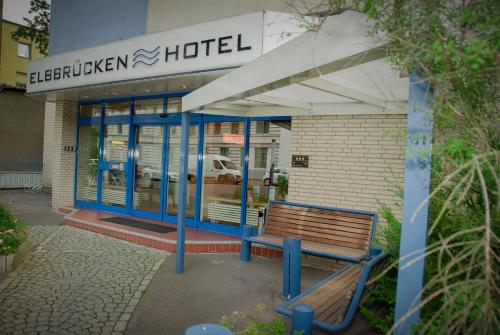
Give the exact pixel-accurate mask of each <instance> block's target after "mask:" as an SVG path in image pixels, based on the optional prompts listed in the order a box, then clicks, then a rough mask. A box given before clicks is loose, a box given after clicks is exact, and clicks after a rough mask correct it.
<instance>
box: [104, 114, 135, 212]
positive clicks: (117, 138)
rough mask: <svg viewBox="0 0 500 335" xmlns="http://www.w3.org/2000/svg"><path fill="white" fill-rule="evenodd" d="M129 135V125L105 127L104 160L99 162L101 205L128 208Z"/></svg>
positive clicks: (109, 125)
mask: <svg viewBox="0 0 500 335" xmlns="http://www.w3.org/2000/svg"><path fill="white" fill-rule="evenodd" d="M128 134H129V126H128V124H108V125H105V126H104V141H103V152H102V160H101V161H100V162H99V169H100V172H101V173H100V175H101V194H100V195H101V204H102V205H104V206H115V207H121V208H125V207H126V199H127V196H126V195H127V172H126V165H127V153H128Z"/></svg>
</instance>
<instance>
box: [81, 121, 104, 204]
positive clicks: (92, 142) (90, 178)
mask: <svg viewBox="0 0 500 335" xmlns="http://www.w3.org/2000/svg"><path fill="white" fill-rule="evenodd" d="M98 161H99V127H98V126H81V127H80V130H79V134H78V167H77V186H76V189H77V194H76V198H77V199H78V200H82V201H89V202H96V201H97V163H98Z"/></svg>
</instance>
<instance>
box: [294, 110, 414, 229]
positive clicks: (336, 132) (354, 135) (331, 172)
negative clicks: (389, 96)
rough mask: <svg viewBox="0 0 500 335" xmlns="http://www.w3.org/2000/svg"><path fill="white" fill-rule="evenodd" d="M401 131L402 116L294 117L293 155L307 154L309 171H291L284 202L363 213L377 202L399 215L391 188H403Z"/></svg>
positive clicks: (374, 207) (404, 122)
mask: <svg viewBox="0 0 500 335" xmlns="http://www.w3.org/2000/svg"><path fill="white" fill-rule="evenodd" d="M405 128H406V115H350V116H298V117H293V118H292V144H291V153H292V154H300V155H309V168H291V169H290V182H289V194H288V200H289V201H294V202H302V203H310V204H316V205H323V206H333V207H342V208H351V209H363V210H377V209H378V205H377V201H381V202H383V203H385V204H388V205H390V206H392V208H393V209H394V212H395V214H396V215H398V216H401V209H400V208H399V207H398V206H396V205H395V204H396V203H399V202H400V199H399V198H398V197H397V196H395V195H394V193H393V192H392V191H391V189H393V183H395V184H396V185H403V179H404V159H405V156H404V154H405V153H404V148H405V141H404V140H401V139H400V138H401V137H400V138H399V139H398V138H397V137H398V136H397V135H398V134H399V135H401V134H402V131H403V130H404V129H405ZM403 138H404V137H403ZM383 221H384V220H383V219H381V220H380V222H382V224H384V222H383ZM378 231H379V232H380V230H378Z"/></svg>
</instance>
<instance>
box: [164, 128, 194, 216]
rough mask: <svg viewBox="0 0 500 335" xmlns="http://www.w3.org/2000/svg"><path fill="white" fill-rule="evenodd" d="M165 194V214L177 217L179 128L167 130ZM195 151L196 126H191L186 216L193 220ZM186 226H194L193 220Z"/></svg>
mask: <svg viewBox="0 0 500 335" xmlns="http://www.w3.org/2000/svg"><path fill="white" fill-rule="evenodd" d="M167 138H168V140H167V143H168V145H167V152H168V159H167V161H168V165H167V194H166V204H165V209H166V214H167V216H175V215H177V197H178V191H179V167H180V144H181V126H180V125H170V126H168V130H167ZM197 151H198V126H197V125H192V126H191V127H190V130H189V156H188V157H189V158H188V182H187V203H186V216H187V217H188V218H191V219H193V218H194V215H195V210H196V178H197V162H198V159H197V158H198V157H197ZM188 225H194V222H193V220H190V221H189V222H188Z"/></svg>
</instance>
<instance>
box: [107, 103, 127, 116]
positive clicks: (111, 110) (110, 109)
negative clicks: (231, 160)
mask: <svg viewBox="0 0 500 335" xmlns="http://www.w3.org/2000/svg"><path fill="white" fill-rule="evenodd" d="M104 109H105V115H106V116H116V115H129V114H130V102H128V101H122V102H108V103H106V104H105V106H104Z"/></svg>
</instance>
